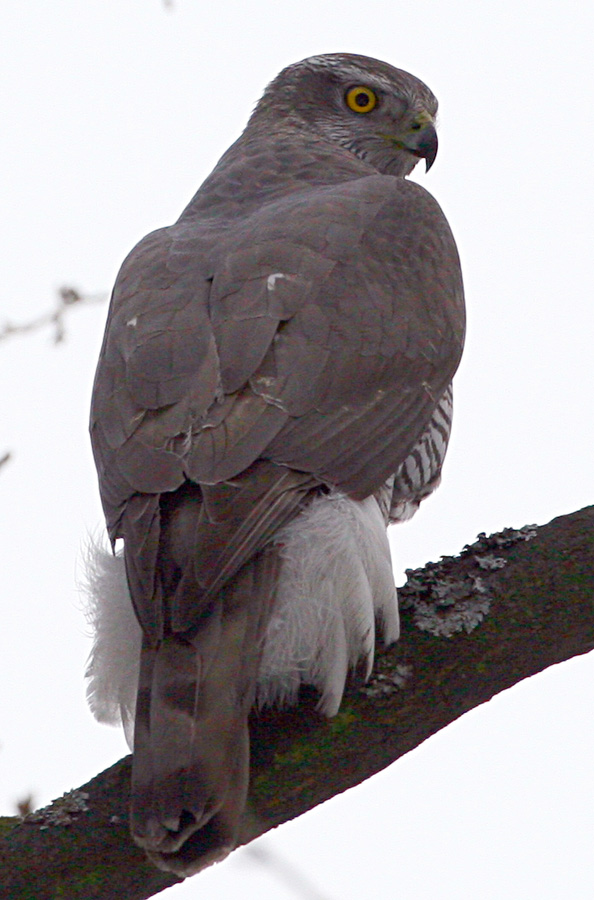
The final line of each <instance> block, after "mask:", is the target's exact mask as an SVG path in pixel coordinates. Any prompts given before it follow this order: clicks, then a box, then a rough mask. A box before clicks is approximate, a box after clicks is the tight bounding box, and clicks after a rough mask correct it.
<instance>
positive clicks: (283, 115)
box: [252, 53, 437, 176]
mask: <svg viewBox="0 0 594 900" xmlns="http://www.w3.org/2000/svg"><path fill="white" fill-rule="evenodd" d="M436 115H437V100H436V99H435V97H434V95H433V94H432V93H431V91H430V90H429V88H428V87H427V86H426V85H425V84H423V82H422V81H419V79H418V78H415V77H414V76H413V75H410V74H409V73H408V72H404V71H402V70H401V69H395V68H393V67H392V66H390V65H388V64H387V63H384V62H380V61H379V60H377V59H371V58H370V57H366V56H356V55H354V54H344V53H330V54H326V55H323V56H312V57H310V58H309V59H305V60H302V61H301V62H298V63H294V64H293V65H290V66H287V68H286V69H283V71H282V72H281V73H280V74H279V75H278V76H277V77H276V78H275V79H274V81H272V82H271V83H270V84H269V86H268V87H267V89H266V91H265V93H264V96H263V97H262V99H261V100H260V102H259V104H258V106H257V107H256V110H255V112H254V115H253V117H252V122H253V123H254V124H258V125H259V126H260V127H262V125H266V123H267V124H268V125H269V126H273V125H274V127H279V126H280V127H287V128H290V129H294V128H295V127H297V128H300V129H303V130H306V131H309V132H315V133H316V134H317V135H318V136H321V137H323V138H325V139H327V140H330V141H332V142H333V143H335V144H340V145H341V146H342V147H344V148H345V149H347V150H349V151H351V152H352V153H354V154H355V155H356V156H357V157H359V158H360V159H363V160H365V162H367V163H368V164H369V165H371V166H373V167H374V168H375V169H376V170H377V171H378V172H381V173H383V174H386V175H400V176H404V175H408V174H409V173H410V172H412V170H413V169H414V167H415V165H416V164H417V162H418V161H419V160H420V159H424V160H425V163H426V167H427V169H429V168H430V167H431V166H432V165H433V162H434V160H435V157H436V155H437V134H436V131H435V117H436Z"/></svg>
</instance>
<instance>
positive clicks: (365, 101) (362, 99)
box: [355, 91, 371, 106]
mask: <svg viewBox="0 0 594 900" xmlns="http://www.w3.org/2000/svg"><path fill="white" fill-rule="evenodd" d="M370 102H371V101H370V99H369V95H368V94H364V93H363V91H361V93H360V94H357V96H356V97H355V103H356V104H357V106H369V104H370Z"/></svg>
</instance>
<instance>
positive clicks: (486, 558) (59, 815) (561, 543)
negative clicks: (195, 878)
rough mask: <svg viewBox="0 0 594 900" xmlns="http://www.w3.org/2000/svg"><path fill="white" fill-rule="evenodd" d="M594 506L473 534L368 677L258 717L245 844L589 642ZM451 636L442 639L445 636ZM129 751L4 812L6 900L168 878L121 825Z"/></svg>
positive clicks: (134, 886)
mask: <svg viewBox="0 0 594 900" xmlns="http://www.w3.org/2000/svg"><path fill="white" fill-rule="evenodd" d="M593 533H594V507H588V508H586V509H583V510H581V511H580V512H576V513H574V514H573V515H570V516H562V517H560V518H558V519H554V520H553V521H552V522H551V523H549V524H548V525H545V526H543V527H541V528H535V527H534V528H532V527H531V528H528V529H520V530H519V531H512V530H511V529H507V530H506V531H505V532H502V533H501V534H500V535H493V536H491V537H490V538H486V537H484V536H482V537H480V538H479V541H477V542H476V543H475V544H473V545H472V546H470V547H467V548H465V550H464V551H463V552H462V554H461V555H460V556H459V557H456V558H451V557H449V558H446V559H444V560H442V562H441V563H439V564H429V566H427V567H426V568H425V569H424V570H418V571H416V572H413V573H409V580H408V582H407V585H406V586H405V588H403V589H401V591H400V595H401V598H402V605H403V607H404V609H403V611H402V620H403V622H402V624H403V627H402V636H401V639H400V641H399V642H398V644H396V645H395V646H394V647H391V648H390V649H389V650H386V651H379V652H378V655H377V660H376V667H375V672H374V675H373V677H372V679H371V680H370V682H368V684H367V685H365V686H362V685H361V684H359V685H353V686H352V687H351V688H350V689H349V691H348V692H347V694H346V696H345V699H344V701H343V704H342V707H341V710H340V712H339V714H338V715H337V716H336V717H335V718H334V719H330V720H326V719H322V718H320V717H319V716H318V714H317V713H316V711H315V697H314V696H313V693H312V692H304V693H303V697H302V698H301V701H300V703H299V706H298V707H296V708H294V709H291V710H286V711H276V712H275V711H266V712H264V713H262V714H260V715H254V716H253V721H252V727H251V734H252V767H251V768H252V777H251V787H250V802H249V810H248V812H247V813H246V816H245V820H244V825H243V829H242V835H241V843H247V842H248V841H250V840H252V839H253V838H255V837H257V836H259V835H261V834H263V833H264V832H266V831H268V830H269V829H270V828H273V827H275V826H276V825H279V824H280V823H282V822H286V821H287V820H289V819H292V818H294V817H295V816H298V815H300V814H301V813H303V812H305V811H306V810H308V809H311V808H312V807H314V806H316V805H317V804H318V803H321V802H322V801H323V800H326V799H328V798H329V797H332V796H333V795H334V794H337V793H339V792H341V791H344V790H345V789H347V788H348V787H351V786H353V785H355V784H358V783H359V782H361V781H363V780H364V779H366V778H368V777H369V776H370V775H373V774H374V773H375V772H378V771H380V770H381V769H383V768H385V767H386V766H387V765H389V764H390V763H391V762H393V761H394V760H396V759H398V758H399V757H400V756H402V755H403V754H404V753H407V752H408V751H409V750H412V749H413V748H414V747H416V746H418V745H419V744H420V743H421V742H422V741H424V740H425V739H426V738H428V737H429V736H430V735H432V734H434V733H435V732H436V731H438V730H439V729H441V728H443V727H444V726H445V725H447V724H449V723H450V722H452V721H453V720H454V719H456V718H458V716H460V715H462V714H463V713H464V712H466V711H467V710H469V709H472V708H473V707H475V706H478V705H479V704H481V703H484V702H485V701H486V700H489V699H490V698H491V697H493V695H494V694H497V693H498V692H499V691H502V690H504V689H505V688H508V687H511V686H512V685H513V684H515V683H516V682H518V681H520V680H521V679H523V678H526V677H528V676H529V675H534V674H535V673H537V672H540V671H541V670H542V669H545V668H547V667H548V666H550V665H552V664H553V663H558V662H561V661H562V660H565V659H569V658H570V657H573V656H576V655H578V654H581V653H586V652H588V651H589V650H591V649H592V648H594V544H593V540H592V534H593ZM447 635H450V636H449V637H448V636H447ZM129 776H130V757H126V758H125V759H123V760H120V762H118V763H116V764H115V765H114V766H112V767H111V768H110V769H107V770H106V771H105V772H103V773H101V774H100V775H98V776H97V777H96V778H94V779H93V780H92V781H90V782H89V783H88V784H87V785H84V787H82V788H80V789H79V790H78V791H75V792H72V793H71V795H66V797H65V798H62V799H61V800H59V801H56V802H55V803H54V804H52V806H50V807H48V808H47V809H46V810H43V811H40V812H38V813H33V814H31V815H29V816H27V817H26V818H25V819H24V820H23V821H22V822H19V823H18V824H16V825H15V824H14V822H15V820H4V832H3V833H4V837H3V838H2V839H1V840H0V871H1V872H2V873H3V874H2V876H1V879H2V881H1V882H0V886H1V887H2V891H1V894H2V897H3V898H6V900H17V898H18V900H29V898H31V900H33V898H35V900H54V898H56V897H58V896H67V897H68V898H69V900H78V898H81V900H82V898H84V900H110V898H112V897H114V896H118V897H126V900H145V898H148V897H151V896H153V895H154V894H156V893H158V892H159V891H162V890H164V889H165V888H166V887H168V886H170V885H172V884H174V883H175V881H176V879H175V878H174V877H173V876H172V875H170V874H167V873H164V872H160V871H159V870H157V869H155V868H153V866H152V865H150V864H149V863H148V862H147V861H146V859H145V857H144V854H143V853H142V852H141V851H140V850H138V849H137V848H136V847H135V846H134V844H133V843H132V842H131V840H130V837H129V835H128V827H127V806H128V795H129Z"/></svg>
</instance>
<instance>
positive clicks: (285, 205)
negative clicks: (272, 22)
mask: <svg viewBox="0 0 594 900" xmlns="http://www.w3.org/2000/svg"><path fill="white" fill-rule="evenodd" d="M436 113H437V101H436V99H435V97H434V96H433V94H432V93H431V91H430V90H429V88H428V87H427V86H426V85H425V84H423V83H422V82H421V81H419V80H418V79H417V78H415V77H413V76H412V75H410V74H408V73H407V72H404V71H401V70H399V69H395V68H393V67H392V66H390V65H388V64H386V63H384V62H380V61H378V60H375V59H370V58H367V57H364V56H357V55H351V54H328V55H321V56H314V57H311V58H309V59H305V60H303V61H302V62H298V63H296V64H294V65H290V66H288V67H287V68H285V69H283V71H282V72H281V73H280V74H279V75H278V76H277V77H276V78H275V79H274V80H273V81H272V82H271V84H270V85H269V86H268V87H267V89H266V90H265V92H264V95H263V97H262V99H261V100H260V101H259V103H258V104H257V106H256V108H255V110H254V112H253V114H252V116H251V118H250V119H249V121H248V124H247V127H246V128H245V131H244V132H243V133H242V135H241V136H240V137H239V139H238V140H237V141H236V142H235V143H234V144H233V145H232V146H231V147H230V148H229V150H227V152H226V153H225V154H224V155H223V157H222V158H221V160H220V162H219V163H218V164H217V165H216V167H215V169H214V171H213V172H212V173H211V174H210V175H209V176H208V178H207V179H206V181H205V182H204V183H203V184H202V186H201V187H200V189H199V190H198V192H197V193H196V195H195V196H194V198H193V199H192V200H191V201H190V203H189V205H188V206H187V207H186V209H185V210H184V212H183V213H182V215H181V216H180V218H179V219H178V221H177V222H176V223H175V224H174V225H171V226H169V227H166V228H162V229H159V230H158V231H155V232H153V233H152V234H149V235H148V236H147V237H145V238H144V239H143V240H142V241H140V243H139V244H138V245H137V246H136V247H135V248H134V249H133V250H132V252H131V253H130V255H129V256H128V257H127V259H126V260H125V262H124V263H123V265H122V268H121V270H120V273H119V275H118V277H117V281H116V284H115V287H114V290H113V296H112V300H111V306H110V309H109V315H108V320H107V326H106V331H105V338H104V342H103V346H102V349H101V354H100V358H99V364H98V368H97V374H96V378H95V385H94V390H93V401H92V410H91V426H90V427H91V437H92V445H93V451H94V456H95V461H96V465H97V470H98V475H99V485H100V491H101V498H102V502H103V508H104V511H105V516H106V520H107V527H108V533H109V537H110V539H111V542H112V548H113V547H114V545H115V542H116V541H117V540H118V539H122V541H123V559H124V563H125V577H126V581H127V590H126V592H125V593H126V596H125V597H123V599H122V594H123V592H122V591H121V590H120V588H118V586H117V585H115V587H114V584H115V582H117V580H118V575H117V572H115V570H111V569H109V565H108V564H103V563H101V564H100V565H99V568H101V565H103V566H104V570H103V574H101V573H99V574H97V573H96V578H95V593H96V594H98V595H99V596H98V597H97V601H96V604H97V608H96V616H95V617H96V619H97V629H98V633H97V639H96V646H95V650H94V653H93V655H92V657H91V662H90V668H89V674H90V677H91V686H90V695H91V704H92V706H93V707H94V710H95V712H96V714H98V716H99V717H103V718H109V716H110V715H112V714H113V710H114V708H116V707H118V706H119V707H121V714H122V717H123V718H124V720H132V719H133V720H134V738H133V740H134V758H133V772H132V799H131V813H130V824H131V832H132V835H133V837H134V840H135V841H136V842H137V843H138V844H139V845H140V846H141V847H143V848H145V850H146V851H147V853H148V855H149V857H150V859H151V860H153V862H155V863H156V864H157V865H158V866H160V867H162V868H164V869H168V870H171V871H173V872H175V873H177V874H178V875H182V876H186V875H190V874H193V873H194V872H197V871H198V870H200V869H201V868H203V867H204V866H206V865H209V864H210V863H211V862H213V861H215V860H218V859H221V858H223V857H224V856H225V855H226V854H227V853H228V852H229V851H230V850H232V849H233V847H234V845H235V843H236V841H237V836H238V827H239V822H240V819H241V816H242V812H243V810H244V806H245V802H246V795H247V786H248V777H249V735H248V714H249V712H250V709H251V708H252V707H253V705H254V704H258V703H260V704H265V703H267V704H280V703H286V702H291V701H294V700H295V699H296V697H297V694H298V692H299V688H300V686H301V685H302V684H310V685H313V686H314V687H315V688H316V689H317V691H318V692H319V698H320V699H319V707H320V710H321V711H322V712H323V713H326V714H327V715H333V714H334V713H336V711H337V710H338V707H339V704H340V701H341V697H342V693H343V689H344V686H345V681H346V679H347V677H348V674H349V671H350V670H351V669H352V668H353V667H355V666H356V665H357V664H359V665H362V667H363V669H364V670H365V671H366V672H367V674H369V671H370V669H371V664H372V660H373V649H374V640H375V628H376V620H377V622H378V623H379V626H380V629H381V632H382V634H383V638H384V640H386V641H388V642H390V641H393V640H395V639H396V638H397V636H398V610H397V601H396V591H395V587H394V580H393V576H392V569H391V562H390V554H389V548H388V542H387V536H386V527H387V525H388V523H389V522H390V521H398V520H402V519H406V518H409V517H410V515H412V514H413V512H414V511H415V510H416V508H417V507H418V505H419V503H420V501H421V500H422V499H423V498H424V497H425V496H426V495H427V494H429V493H430V492H431V491H432V490H433V489H434V488H435V487H436V485H437V483H438V482H439V479H440V472H441V466H442V462H443V458H444V455H445V451H446V445H447V442H448V437H449V430H450V423H451V409H452V394H451V381H452V376H453V375H454V372H455V371H456V368H457V366H458V363H459V360H460V356H461V352H462V346H463V340H464V301H463V288H462V278H461V273H460V264H459V259H458V253H457V250H456V246H455V243H454V239H453V237H452V234H451V231H450V228H449V226H448V223H447V221H446V219H445V217H444V214H443V212H442V211H441V209H440V207H439V206H438V204H437V203H436V201H435V200H434V199H433V198H432V197H431V195H430V194H428V193H427V191H425V190H424V189H423V188H422V187H420V186H419V185H418V184H416V183H414V182H411V181H409V180H407V179H406V176H407V175H409V174H410V172H411V171H412V169H413V168H414V166H415V165H416V163H417V162H418V161H419V160H421V159H424V160H425V161H426V166H427V168H429V167H430V166H431V165H432V164H433V161H434V159H435V156H436V153H437V136H436V131H435V117H436ZM120 587H121V585H120ZM111 595H113V597H116V599H115V600H114V599H113V597H112V596H111ZM118 598H119V599H118ZM130 599H131V604H130V607H129V609H130V610H131V609H132V608H133V610H134V615H135V617H136V623H137V624H136V623H135V622H134V620H133V619H132V621H130V620H131V614H129V613H128V612H127V611H126V609H124V606H125V604H126V603H130ZM114 604H115V606H114ZM118 604H119V606H118ZM116 607H117V608H116ZM122 623H123V624H122ZM136 653H137V654H138V659H139V662H137V661H136V660H135V659H132V658H131V654H136ZM136 686H137V692H136ZM136 693H137V696H136V698H134V695H135V694H136ZM134 702H135V711H134V709H133V706H134Z"/></svg>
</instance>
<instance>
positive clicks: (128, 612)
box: [83, 494, 399, 743]
mask: <svg viewBox="0 0 594 900" xmlns="http://www.w3.org/2000/svg"><path fill="white" fill-rule="evenodd" d="M275 544H276V545H277V546H278V547H279V550H280V555H281V569H280V574H279V587H278V596H277V602H276V608H275V612H274V614H273V617H272V619H271V621H270V624H269V627H268V631H267V633H266V636H265V639H264V648H263V657H262V664H261V668H260V674H259V682H258V692H257V700H258V703H259V705H261V706H262V705H265V704H273V703H277V704H284V703H290V702H292V701H294V700H295V699H296V696H297V692H298V690H299V686H300V685H301V684H312V685H314V686H315V687H316V688H317V689H318V691H319V692H320V702H319V708H320V709H321V710H322V711H323V712H324V713H325V714H326V715H329V716H332V715H335V714H336V712H338V708H339V706H340V701H341V699H342V694H343V691H344V686H345V682H346V678H347V675H348V672H349V669H351V668H352V667H354V666H355V665H356V664H357V663H358V662H359V661H360V660H363V661H364V663H365V672H366V676H368V675H369V673H370V672H371V667H372V664H373V648H374V643H375V619H376V618H378V619H379V620H380V621H381V624H382V631H383V637H384V640H385V642H386V643H391V642H392V641H394V640H396V639H397V637H398V633H399V625H398V605H397V598H396V588H395V586H394V579H393V575H392V564H391V560H390V550H389V546H388V539H387V534H386V526H385V520H384V518H383V516H382V513H381V511H380V508H379V506H378V503H377V501H376V500H375V498H373V497H369V498H367V499H366V500H363V501H360V502H359V501H354V500H350V499H349V498H348V497H345V496H343V495H340V494H330V495H324V496H321V497H319V498H317V499H316V500H314V501H313V503H311V504H310V505H309V506H308V507H307V508H306V509H305V510H304V511H303V512H302V513H300V515H299V516H297V518H296V519H294V520H293V521H292V522H290V523H289V525H287V526H285V527H284V528H283V529H281V530H280V531H279V532H278V533H277V534H276V535H275ZM85 562H86V579H85V584H84V585H83V589H84V591H85V593H86V594H87V597H88V603H87V618H88V620H89V622H90V624H91V625H92V627H93V630H94V633H95V641H94V645H93V649H92V651H91V654H90V657H89V663H88V667H87V677H88V679H89V683H88V687H87V697H88V700H89V705H90V707H91V710H92V712H93V714H94V715H95V717H96V718H97V719H98V720H99V721H101V722H108V723H111V724H116V723H118V722H119V721H121V722H122V724H123V725H124V729H125V731H126V738H127V740H128V743H130V742H131V739H132V732H133V722H134V705H135V701H136V689H137V685H138V663H139V656H140V644H141V633H140V627H139V625H138V623H137V621H136V618H135V616H134V612H133V609H132V603H131V600H130V595H129V593H128V588H127V584H126V574H125V567H124V560H123V557H122V556H121V554H117V555H115V556H113V555H112V554H111V553H110V552H109V551H108V550H106V549H105V547H104V546H101V545H99V544H98V543H96V542H93V541H90V542H89V546H88V550H87V554H86V560H85Z"/></svg>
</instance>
